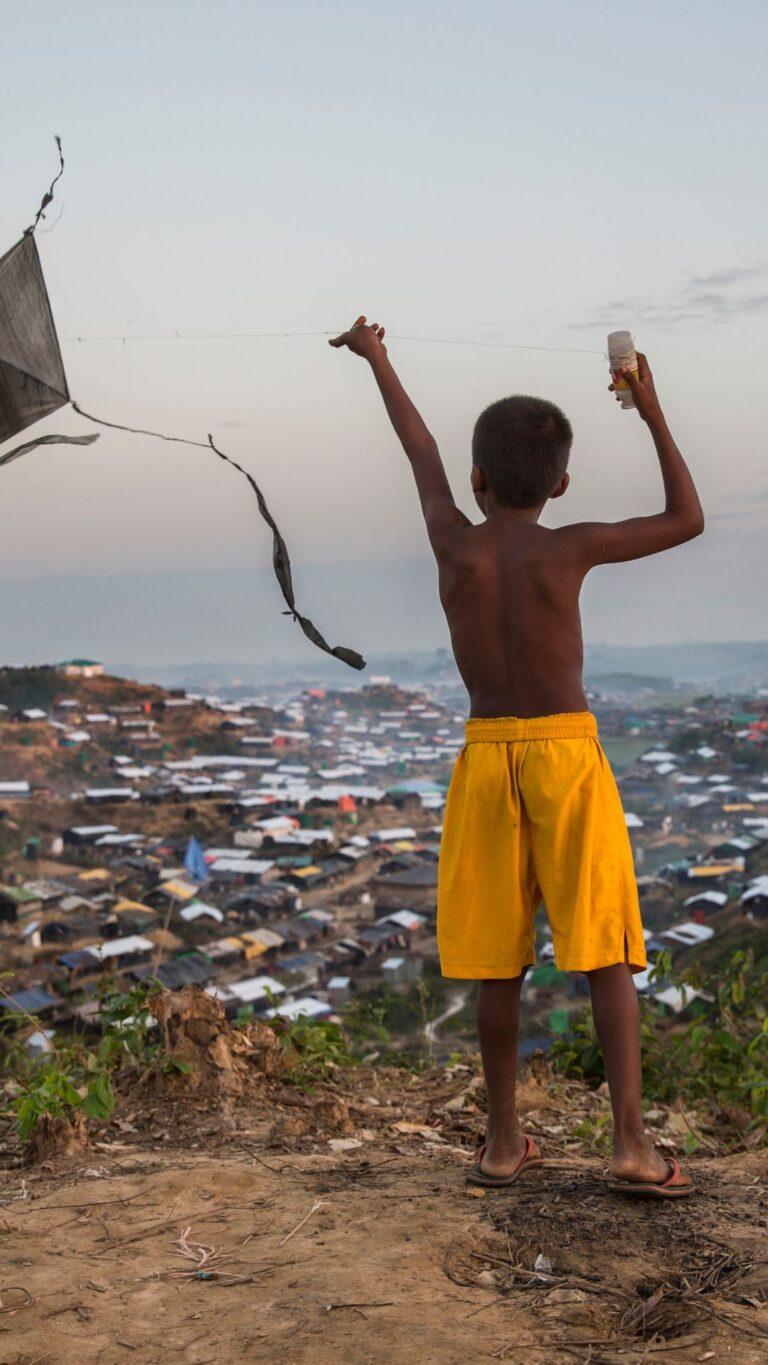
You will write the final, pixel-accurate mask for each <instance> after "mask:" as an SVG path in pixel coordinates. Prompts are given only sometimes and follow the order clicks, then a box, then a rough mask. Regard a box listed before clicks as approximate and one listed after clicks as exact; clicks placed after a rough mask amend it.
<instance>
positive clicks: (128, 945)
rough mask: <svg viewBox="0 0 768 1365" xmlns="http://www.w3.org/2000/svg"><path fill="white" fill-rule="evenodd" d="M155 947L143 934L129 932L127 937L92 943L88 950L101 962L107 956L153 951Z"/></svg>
mask: <svg viewBox="0 0 768 1365" xmlns="http://www.w3.org/2000/svg"><path fill="white" fill-rule="evenodd" d="M153 947H154V944H153V943H152V941H151V939H148V938H142V936H141V934H128V935H127V937H126V938H108V939H105V941H104V942H103V943H92V944H91V945H90V946H89V947H88V948H87V949H86V952H88V953H93V956H94V957H95V958H98V960H99V961H100V962H101V961H103V959H104V958H107V957H122V956H123V955H124V954H126V953H146V952H151V951H152V949H153Z"/></svg>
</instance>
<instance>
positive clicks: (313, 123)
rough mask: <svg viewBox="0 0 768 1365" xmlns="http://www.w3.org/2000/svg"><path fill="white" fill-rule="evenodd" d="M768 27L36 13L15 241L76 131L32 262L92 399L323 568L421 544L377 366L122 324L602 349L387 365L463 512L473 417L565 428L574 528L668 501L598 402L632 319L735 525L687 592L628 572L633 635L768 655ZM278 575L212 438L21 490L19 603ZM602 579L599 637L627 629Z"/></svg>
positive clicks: (98, 454) (16, 530) (12, 68)
mask: <svg viewBox="0 0 768 1365" xmlns="http://www.w3.org/2000/svg"><path fill="white" fill-rule="evenodd" d="M767 38H768V10H767V9H766V6H765V4H764V3H762V2H760V3H758V0H740V3H739V4H737V5H731V6H724V5H722V3H717V4H716V3H711V2H710V0H698V3H696V4H695V5H693V4H681V3H674V0H672V3H670V0H665V3H660V2H659V0H650V3H646V4H645V5H643V6H635V7H630V6H625V7H617V6H616V5H610V6H609V5H608V4H599V3H590V2H589V0H585V2H584V3H572V2H571V3H566V2H565V0H563V3H555V2H553V0H543V3H542V2H541V0H539V2H538V3H531V2H528V0H526V2H525V3H514V0H503V3H502V2H499V3H495V2H494V0H474V3H469V2H468V0H467V2H466V3H446V2H445V0H442V2H441V3H436V2H435V3H423V2H421V0H408V3H405V0H392V3H390V4H388V5H385V6H382V5H379V6H373V5H366V4H360V3H359V0H358V2H357V3H347V2H345V3H336V4H327V3H323V2H322V0H311V2H310V0H294V3H293V4H291V5H277V4H274V3H270V4H263V3H242V2H241V3H235V2H234V0H216V3H206V4H201V3H191V2H190V0H187V2H186V3H181V0H176V3H168V0H165V2H163V0H159V2H158V0H154V2H153V3H148V2H147V0H134V3H133V4H131V5H130V6H125V5H116V4H112V3H109V2H107V3H106V4H105V3H101V4H96V3H80V4H72V5H61V4H60V3H56V4H53V3H50V0H41V3H39V4H37V5H36V6H35V7H34V11H29V10H25V9H24V7H22V6H16V7H15V8H10V9H9V10H8V12H7V13H6V15H5V16H4V19H3V58H4V60H3V76H2V82H1V83H0V101H1V102H0V119H1V120H2V123H1V127H2V136H0V174H1V175H2V187H3V193H2V196H0V233H1V234H2V236H1V237H0V247H1V248H2V249H5V248H6V246H10V245H11V244H12V242H13V241H14V240H15V239H16V238H17V237H18V235H19V234H20V232H21V230H22V229H23V228H24V227H25V226H26V224H27V223H28V222H29V221H30V220H31V218H32V216H33V215H34V211H35V209H36V207H37V204H38V202H39V199H40V196H41V193H42V190H43V189H44V187H45V185H46V184H47V182H48V181H49V179H50V178H51V175H52V173H53V170H54V169H55V150H54V146H53V141H52V138H53V134H54V133H59V134H60V135H61V137H62V139H63V142H64V152H65V157H66V160H67V169H66V174H65V178H64V180H63V181H62V183H61V185H60V187H59V190H58V195H57V201H56V204H55V205H54V207H53V209H52V210H51V211H50V213H49V217H48V219H47V222H46V224H43V225H42V230H41V232H40V235H39V237H38V245H39V247H40V251H41V255H42V257H43V262H44V266H45V270H46V274H47V279H48V285H49V290H50V294H51V298H52V301H53V305H54V310H55V314H56V318H57V322H58V327H59V333H60V336H61V338H62V347H63V351H64V358H65V365H66V368H67V372H68V376H69V381H70V387H71V390H72V393H73V395H74V396H75V397H76V398H77V399H78V400H79V401H80V402H81V403H82V404H83V406H84V407H86V408H88V409H90V410H91V411H92V412H95V413H97V414H102V415H104V416H105V417H108V418H112V419H113V420H116V421H125V422H128V423H132V424H137V425H148V426H157V427H159V428H160V429H165V430H170V431H175V432H178V433H180V434H189V435H190V436H192V437H196V438H198V439H205V434H206V433H207V432H208V431H213V432H214V433H215V434H216V435H217V437H218V439H219V441H220V442H221V443H222V444H223V445H224V446H225V448H226V449H227V450H229V451H230V452H231V453H232V454H233V455H234V456H235V457H237V458H239V459H240V460H242V461H243V462H244V463H246V464H247V465H248V466H249V468H251V469H252V470H253V472H254V473H255V474H256V475H257V476H258V477H259V478H260V479H261V480H262V482H263V485H264V489H265V492H266V493H267V496H268V498H269V500H270V503H271V504H272V505H273V509H274V511H275V513H276V515H277V516H278V519H279V520H280V521H281V523H282V524H283V529H284V531H285V533H286V536H287V538H288V540H289V544H290V545H291V548H292V550H293V553H294V557H295V559H296V561H297V562H298V563H299V564H301V563H304V564H307V565H311V564H313V563H332V562H347V561H352V562H359V561H368V562H370V563H371V564H373V563H376V564H382V563H384V564H386V562H387V561H389V560H391V559H393V558H397V557H407V558H416V557H418V556H420V555H422V554H423V553H425V539H424V535H423V531H422V528H421V524H420V520H419V513H418V508H417V504H416V501H415V496H414V493H413V489H412V487H411V482H410V472H409V470H408V469H407V467H406V465H405V461H404V459H403V457H402V455H401V454H400V451H399V448H398V446H397V444H396V442H395V441H394V439H393V437H392V435H391V433H390V431H389V429H388V425H387V422H386V419H385V416H384V414H383V411H382V410H381V407H380V402H379V400H378V396H377V394H376V393H375V392H374V389H373V386H372V382H371V379H370V376H369V374H368V372H367V370H366V367H365V366H364V365H363V364H362V363H360V362H356V361H355V360H354V359H353V358H352V357H350V356H348V355H347V354H344V353H342V354H338V353H336V352H334V351H331V350H330V348H329V347H327V345H326V343H325V340H324V339H323V338H322V337H303V338H302V337H296V338H292V339H285V338H282V337H279V338H264V339H242V340H232V339H216V340H184V339H181V340H179V339H176V340H171V341H163V340H160V341H151V340H150V341H138V340H135V341H132V340H131V339H130V338H131V337H139V336H147V335H152V334H156V333H161V334H174V335H175V333H176V332H178V333H180V334H181V337H182V338H183V337H184V336H185V334H190V333H194V334H197V333H233V332H234V333H242V332H268V331H292V330H296V331H322V330H324V329H328V328H335V327H340V326H342V325H344V324H346V323H347V322H349V321H350V320H351V319H352V318H353V317H354V316H355V314H356V313H357V312H359V311H363V312H366V313H368V314H369V316H370V317H372V318H374V317H375V318H376V319H377V320H379V321H383V322H384V323H385V324H386V325H387V327H388V328H389V330H390V332H391V333H392V334H395V335H397V334H403V335H407V336H422V337H442V338H462V339H474V340H477V341H485V342H497V343H498V342H521V343H525V344H527V345H530V346H536V345H541V346H547V345H550V346H562V347H574V348H584V349H585V350H586V351H594V352H596V354H546V353H543V352H536V351H514V350H504V349H493V348H491V347H487V348H486V347H477V348H471V347H465V346H448V345H425V344H417V343H414V342H406V341H403V342H397V341H393V342H392V343H391V351H390V353H391V355H392V358H393V360H394V361H395V363H396V365H398V366H399V367H400V369H401V372H402V375H403V378H404V380H405V382H406V383H407V384H408V385H409V386H410V388H411V390H412V392H413V395H414V397H415V399H416V401H417V402H418V403H419V404H420V405H421V407H422V409H423V411H424V414H425V416H426V418H427V421H428V422H429V423H430V425H431V426H432V429H433V430H434V432H435V434H436V436H437V437H438V439H439V441H440V444H441V448H442V450H443V453H444V457H445V460H446V463H447V466H448V468H449V472H450V475H451V478H452V480H453V483H454V487H455V489H456V490H457V492H460V493H461V500H462V503H463V505H464V506H465V508H467V510H470V508H471V505H472V504H471V502H470V500H469V498H468V496H467V484H468V479H467V465H468V459H469V455H468V451H469V439H470V434H471V430H472V425H473V422H474V419H475V417H476V415H477V413H478V411H479V410H480V409H481V408H482V407H483V406H484V405H485V404H486V403H487V402H489V401H491V400H492V399H494V398H497V397H499V396H501V395H502V394H505V393H509V392H514V391H527V392H534V393H541V394H543V395H545V396H547V397H550V398H552V399H554V400H555V401H556V402H558V403H560V404H561V405H562V406H563V407H564V408H565V410H566V411H567V412H568V414H569V416H570V417H571V419H572V422H573V425H574V428H575V432H576V440H575V446H574V452H573V462H572V491H571V492H570V493H569V495H568V497H567V498H566V499H564V500H563V502H562V503H560V504H558V505H557V506H556V507H555V508H553V511H552V514H551V517H550V518H549V519H550V521H551V523H553V524H554V523H555V522H556V521H559V520H561V519H566V518H571V517H576V518H580V517H585V516H588V517H593V516H597V517H616V516H623V515H626V514H632V513H633V512H635V511H638V510H641V511H642V510H654V509H655V508H656V507H657V505H658V503H659V486H660V485H659V478H658V472H657V468H656V465H655V457H654V454H653V451H652V448H651V446H650V442H649V441H648V439H647V436H646V434H645V431H644V429H643V428H642V426H641V424H640V422H639V421H638V419H637V418H636V416H635V415H634V414H628V413H623V412H620V411H619V410H618V409H617V408H616V407H615V406H614V405H613V403H612V402H611V401H610V399H609V397H608V395H607V394H606V392H605V385H606V383H607V376H606V374H605V370H604V364H603V361H602V358H601V354H600V352H601V351H602V350H603V348H604V346H605V333H606V331H607V330H608V329H609V328H613V327H624V326H628V327H631V328H633V329H635V331H636V334H637V337H638V339H639V341H640V343H641V344H642V346H643V347H644V348H645V349H646V350H647V352H648V353H649V356H650V358H651V360H652V363H653V365H654V369H655V371H656V376H657V383H658V386H659V389H660V391H661V394H662V397H663V399H664V401H665V403H666V406H667V409H668V414H669V418H670V421H671V423H672V425H673V429H674V430H675V432H676V433H677V435H678V438H679V440H680V443H681V445H682V447H683V449H684V451H685V452H686V454H687V455H688V456H689V457H690V461H691V463H692V466H693V468H694V471H695V472H696V474H697V477H698V479H699V482H700V486H701V491H702V496H703V500H704V503H705V508H706V510H707V512H708V514H709V528H710V529H709V532H708V535H707V536H706V537H705V538H704V539H703V540H702V541H699V542H697V543H696V545H694V546H692V547H690V549H688V550H686V551H684V552H681V553H680V554H679V555H678V556H677V557H676V558H675V559H674V561H670V580H669V588H670V590H669V592H666V591H665V589H664V587H663V577H662V578H661V579H660V577H659V569H658V568H657V567H655V566H654V567H653V568H652V569H649V568H646V566H638V567H637V569H636V570H635V573H636V578H633V579H631V580H626V579H622V580H621V581H622V582H626V581H629V582H630V584H631V585H632V586H631V587H630V589H629V591H631V592H633V593H635V594H636V598H637V600H642V598H643V594H644V592H645V591H646V589H647V591H648V593H649V605H648V610H647V611H645V612H643V611H641V612H639V613H637V612H635V615H634V617H633V621H632V625H631V628H630V629H631V634H632V637H633V638H638V634H639V636H640V637H642V636H645V638H648V639H654V638H669V637H670V635H672V634H674V633H675V631H676V630H679V633H680V635H681V637H683V638H692V637H695V636H696V635H699V636H707V637H708V638H728V637H730V636H741V637H742V638H745V637H749V636H750V635H751V636H754V637H758V636H761V635H763V636H764V635H765V634H766V629H765V624H766V623H765V616H764V607H763V603H762V601H761V600H759V599H760V598H761V597H762V593H758V592H757V591H756V585H757V579H758V575H761V574H763V573H764V568H765V564H764V551H763V545H764V527H765V519H766V515H768V461H767V459H766V457H767V455H768V440H767V439H766V430H767V429H768V399H767V397H766V393H767V387H766V384H765V381H764V378H763V375H764V371H765V357H766V344H765V340H766V324H767V323H768V245H767V244H766V237H765V223H766V218H767V217H768V195H767V194H766V172H765V167H766V166H767V165H768V124H767V122H766V94H765V90H766V83H765V69H766V47H767V45H766V39H767ZM62 209H63V212H61V211H62ZM60 212H61V217H60V219H59V221H58V222H55V220H56V219H57V217H58V215H59V213H60ZM54 223H55V226H54V227H52V225H53V224H54ZM51 227H52V230H50V231H48V230H47V229H48V228H51ZM78 336H82V337H88V338H94V337H118V338H119V337H123V336H125V337H126V341H125V343H123V342H122V341H120V340H116V341H98V340H88V341H82V342H77V341H76V340H74V338H77V337H78ZM43 429H44V428H43V426H42V425H41V427H40V428H39V430H41V431H42V430H43ZM45 429H48V430H54V431H55V430H65V431H75V432H76V431H83V430H87V429H88V425H87V424H86V423H85V422H83V421H82V419H78V418H76V417H75V416H74V414H71V413H70V414H67V413H65V414H64V415H62V416H57V417H53V418H51V419H49V421H48V422H47V423H46V424H45ZM268 561H269V538H268V536H267V534H266V533H265V531H264V529H263V527H262V524H261V523H260V522H259V521H258V520H257V517H256V514H255V510H254V507H253V505H252V503H251V500H250V497H249V495H248V493H247V490H246V488H245V486H244V485H243V484H242V481H241V480H239V479H238V477H237V475H235V474H234V473H233V472H232V471H229V470H227V469H225V468H223V467H222V466H221V465H220V464H219V462H218V461H216V460H215V459H214V457H213V456H209V455H207V454H206V452H204V451H196V450H185V449H184V448H183V447H173V446H167V445H163V444H160V443H157V442H151V441H148V440H144V439H142V438H137V437H128V436H120V435H119V434H117V433H104V435H103V436H102V438H101V440H100V441H99V443H98V444H97V445H96V446H94V447H92V448H90V449H88V450H77V449H71V448H66V447H62V448H61V449H58V450H57V449H56V448H55V447H54V448H52V449H49V450H42V451H40V452H38V453H35V454H33V455H31V456H29V457H28V458H27V459H26V460H24V461H19V462H17V463H16V464H14V465H13V466H10V467H9V468H8V469H6V470H3V471H2V473H1V474H0V578H3V579H6V580H8V579H14V578H20V577H40V576H45V575H56V576H60V575H71V574H81V575H82V574H126V573H127V574H131V573H147V572H163V571H168V570H175V571H178V570H191V569H197V570H200V569H218V570H225V569H232V568H249V567H251V566H254V567H259V566H264V565H266V564H267V563H268ZM660 584H661V585H662V586H661V588H660V586H659V585H660ZM635 585H636V586H635ZM596 591H598V596H599V590H596ZM610 591H611V592H613V596H612V597H611V596H607V597H605V599H604V602H603V606H602V607H601V608H600V610H599V611H598V612H597V615H598V617H599V619H600V625H599V634H600V638H607V639H611V638H613V639H616V640H617V641H621V640H624V639H625V638H626V635H627V624H626V621H624V620H622V612H621V610H614V609H613V608H612V609H611V610H610V611H609V610H608V608H607V606H606V605H605V604H610V603H614V602H615V600H616V590H615V589H611V590H610ZM678 594H679V595H678ZM323 605H324V604H323V602H322V600H317V597H316V595H315V596H313V601H312V607H313V609H314V610H315V611H316V612H317V614H318V619H319V624H321V625H322V624H323V622H322V614H323ZM274 606H275V610H277V609H278V601H277V598H276V597H275V602H274ZM222 609H223V610H226V607H225V605H224V604H223V607H222ZM327 609H328V610H333V604H332V603H329V604H328V608H327ZM116 610H117V611H119V601H118V602H116ZM600 612H602V615H600ZM734 612H735V613H736V615H735V617H734ZM588 619H589V618H588ZM192 628H193V626H192V622H190V632H191V631H192ZM349 643H352V644H354V643H355V641H354V640H350V641H349ZM96 645H98V641H96ZM39 648H40V649H42V650H43V651H44V648H45V644H44V641H43V640H41V641H40V642H39ZM0 652H2V651H0ZM126 652H129V651H126ZM202 655H204V649H201V648H200V642H199V640H198V641H194V640H192V639H191V638H190V645H189V651H188V654H187V657H189V658H200V657H201V656H202ZM241 657H242V656H241Z"/></svg>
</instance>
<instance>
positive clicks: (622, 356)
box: [608, 332, 638, 408]
mask: <svg viewBox="0 0 768 1365" xmlns="http://www.w3.org/2000/svg"><path fill="white" fill-rule="evenodd" d="M608 365H609V367H610V371H611V375H612V377H613V384H614V392H615V393H617V394H618V395H619V398H620V399H621V406H622V407H623V408H633V407H634V406H635V400H634V398H633V397H632V390H631V389H630V387H629V384H628V383H627V381H626V379H622V378H621V377H620V375H619V374H618V371H619V370H622V369H627V370H637V368H638V364H637V356H636V354H635V343H634V341H633V340H632V333H631V332H609V333H608Z"/></svg>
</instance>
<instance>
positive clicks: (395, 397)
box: [330, 317, 471, 546]
mask: <svg viewBox="0 0 768 1365" xmlns="http://www.w3.org/2000/svg"><path fill="white" fill-rule="evenodd" d="M330 345H331V346H346V347H347V349H348V350H350V351H352V352H353V353H354V354H355V355H359V356H361V357H362V358H363V359H364V360H367V361H368V363H369V365H370V367H371V369H372V370H373V374H374V378H375V380H376V383H377V384H378V386H379V390H380V393H381V396H382V398H383V399H384V406H385V407H386V409H387V412H388V413H389V418H390V421H391V423H392V425H393V427H394V428H395V431H396V432H397V435H398V436H399V438H400V442H401V444H402V447H403V450H404V451H405V453H406V455H407V456H408V459H409V460H410V463H411V468H412V469H413V475H414V478H415V480H416V488H417V490H418V494H419V499H420V501H421V509H422V511H423V513H424V520H425V521H426V523H427V531H428V533H429V538H430V541H431V543H432V545H433V546H434V545H435V542H436V540H439V539H440V538H441V537H442V535H443V534H444V533H445V532H446V531H452V530H455V529H457V528H458V527H461V526H470V525H471V522H470V521H469V518H468V517H465V516H464V513H463V512H461V511H460V510H459V508H458V507H457V506H456V503H455V502H454V500H453V494H452V492H451V487H450V484H449V483H448V477H447V475H446V472H445V469H444V468H443V462H442V460H441V458H440V451H439V450H438V448H437V442H436V440H435V438H434V436H433V435H432V433H431V432H430V431H429V429H428V427H427V425H426V423H425V422H424V419H423V418H422V417H421V415H420V413H419V412H418V410H417V408H416V407H415V406H414V404H413V403H412V402H411V400H410V398H409V397H408V394H407V393H406V392H405V389H404V388H403V386H402V384H401V383H400V380H399V379H398V377H397V375H396V374H395V371H394V369H393V368H392V365H391V363H390V361H389V358H388V356H387V348H386V346H385V345H384V328H383V327H379V326H378V324H377V323H373V324H371V325H368V324H367V323H366V320H365V318H364V317H360V318H358V319H357V322H355V324H354V325H353V326H352V327H350V329H349V331H348V332H342V334H341V336H338V337H333V338H332V340H331V342H330Z"/></svg>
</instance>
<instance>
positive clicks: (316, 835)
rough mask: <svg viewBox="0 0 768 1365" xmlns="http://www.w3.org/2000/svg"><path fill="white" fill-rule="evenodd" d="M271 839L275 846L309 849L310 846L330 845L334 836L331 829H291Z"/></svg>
mask: <svg viewBox="0 0 768 1365" xmlns="http://www.w3.org/2000/svg"><path fill="white" fill-rule="evenodd" d="M272 837H273V838H274V840H275V843H276V844H304V845H306V847H307V848H309V846H310V845H311V844H318V843H326V844H332V843H333V841H334V838H335V835H334V832H333V830H332V829H291V830H286V832H285V833H284V834H274V835H273V836H272Z"/></svg>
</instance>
